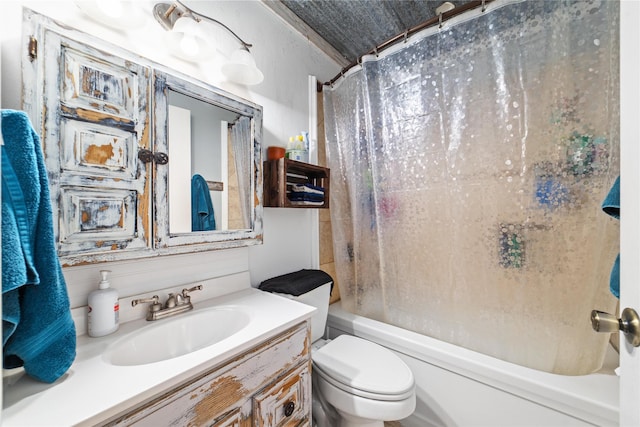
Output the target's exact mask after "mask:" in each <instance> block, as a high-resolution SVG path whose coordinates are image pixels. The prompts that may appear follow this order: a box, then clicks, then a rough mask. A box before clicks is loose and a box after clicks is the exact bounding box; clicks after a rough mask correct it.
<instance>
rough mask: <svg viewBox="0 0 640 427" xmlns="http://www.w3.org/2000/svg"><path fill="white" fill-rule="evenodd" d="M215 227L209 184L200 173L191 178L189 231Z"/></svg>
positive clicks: (213, 228)
mask: <svg viewBox="0 0 640 427" xmlns="http://www.w3.org/2000/svg"><path fill="white" fill-rule="evenodd" d="M215 229H216V217H215V215H214V212H213V204H212V203H211V193H209V186H208V185H207V181H205V179H204V178H203V177H202V175H198V174H195V175H193V177H192V178H191V231H208V230H215Z"/></svg>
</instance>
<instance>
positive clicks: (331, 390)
mask: <svg viewBox="0 0 640 427" xmlns="http://www.w3.org/2000/svg"><path fill="white" fill-rule="evenodd" d="M298 285H299V286H298ZM331 287H332V279H331V276H329V275H328V274H326V273H324V272H322V271H319V270H301V271H298V272H295V273H290V274H286V275H284V276H279V277H276V278H273V279H269V280H267V281H264V282H262V284H261V285H260V287H259V288H260V289H262V290H265V291H269V292H274V293H278V294H281V295H283V296H285V297H287V298H290V299H294V300H297V301H299V302H302V303H304V304H308V305H311V306H313V307H316V308H317V309H318V311H317V312H316V314H315V315H314V316H313V317H312V319H311V340H312V351H311V358H312V362H313V363H312V376H313V418H314V419H313V425H314V426H316V427H383V426H384V421H393V420H399V419H402V418H406V417H408V416H409V415H411V414H412V413H413V411H414V409H415V405H416V396H415V384H414V377H413V373H412V372H411V370H410V369H409V367H408V366H407V365H406V364H405V363H404V362H403V361H402V359H400V358H399V357H398V356H396V355H395V354H394V353H392V352H391V351H390V350H388V349H386V348H384V347H382V346H380V345H378V344H375V343H372V342H370V341H367V340H365V339H362V338H358V337H354V336H350V335H340V336H338V337H336V338H335V339H333V340H324V339H323V338H322V337H323V335H324V332H325V326H326V321H327V312H328V308H329V298H330V295H331Z"/></svg>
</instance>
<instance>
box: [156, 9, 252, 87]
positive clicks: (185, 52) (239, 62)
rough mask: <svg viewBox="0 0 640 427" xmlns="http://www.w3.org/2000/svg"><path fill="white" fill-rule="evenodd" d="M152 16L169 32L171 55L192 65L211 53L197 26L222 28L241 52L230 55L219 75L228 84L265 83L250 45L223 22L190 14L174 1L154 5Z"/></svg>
mask: <svg viewBox="0 0 640 427" xmlns="http://www.w3.org/2000/svg"><path fill="white" fill-rule="evenodd" d="M153 16H154V17H155V18H156V20H157V21H158V22H159V23H160V25H161V26H162V27H163V28H164V29H165V30H167V31H171V32H172V34H171V36H170V37H169V40H170V43H172V47H173V48H174V51H176V52H178V51H179V52H180V54H179V56H181V57H182V58H184V59H187V60H191V61H193V60H202V59H206V57H207V56H209V55H210V54H212V53H213V51H214V49H213V47H212V45H211V43H210V42H209V41H208V37H207V36H206V34H204V33H203V32H202V31H201V26H199V25H198V24H200V23H201V22H202V21H207V22H212V23H214V24H217V25H219V26H221V27H222V28H224V29H225V30H227V31H228V32H229V33H231V34H232V35H233V36H234V37H235V38H236V40H237V41H238V42H240V48H238V49H237V50H235V51H234V52H233V53H232V54H231V59H230V60H229V61H228V62H227V63H225V64H223V65H222V69H221V71H222V74H224V76H225V77H226V78H227V80H229V81H231V82H235V83H239V84H242V85H247V86H249V85H256V84H258V83H260V82H262V80H263V79H264V75H263V74H262V72H261V71H260V70H259V69H258V67H257V66H256V62H255V60H254V58H253V56H252V55H251V52H249V48H250V47H251V46H252V45H251V44H250V43H247V42H245V41H244V40H242V39H241V38H240V37H239V36H238V35H237V34H236V33H234V32H233V31H232V30H231V29H230V28H229V27H227V26H226V25H225V24H223V23H222V22H220V21H218V20H216V19H213V18H210V17H208V16H206V15H201V14H199V13H197V12H195V11H193V10H191V9H190V8H189V7H187V6H186V5H185V4H184V3H182V2H180V1H179V0H174V1H173V2H172V3H156V5H155V6H154V7H153ZM178 49H179V50H178Z"/></svg>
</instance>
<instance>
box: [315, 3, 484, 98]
mask: <svg viewBox="0 0 640 427" xmlns="http://www.w3.org/2000/svg"><path fill="white" fill-rule="evenodd" d="M492 1H494V0H474V1H470V2H468V3H466V4H463V5H462V6H458V7H456V8H454V9H452V10H450V11H449V12H444V13H443V14H441V15H438V16H435V17H433V18H430V19H427V20H426V21H424V22H422V23H420V24H418V25H416V26H414V27H411V28H409V29H408V30H407V31H405V32H404V33H400V34H398V35H396V36H393V37H391V38H390V39H388V40H386V41H384V42H382V43H380V44H379V45H377V46H376V47H374V48H373V49H371V50H370V51H368V52H366V53H364V54H362V55H360V56H359V57H358V58H359V59H356V60H355V61H353V62H352V63H351V64H349V65H347V66H346V67H344V68H343V69H342V70H341V71H340V73H338V74H337V75H336V76H335V77H334V78H332V79H331V80H329V81H328V82H326V83H324V84H325V85H332V84H334V83H335V82H336V81H337V80H338V79H339V78H340V77H342V76H343V75H344V73H346V72H347V71H348V70H350V69H351V68H353V67H355V66H356V65H358V64H360V59H362V57H363V56H365V55H372V54H376V55H377V54H378V53H380V51H382V50H384V49H386V48H388V47H390V46H392V45H394V44H395V43H397V42H398V41H400V40H406V39H407V37H409V36H411V35H413V34H415V33H417V32H418V31H422V30H424V29H425V28H428V27H432V26H434V25H440V24H441V23H442V22H444V21H446V20H447V19H450V18H453V17H454V16H457V15H460V14H461V13H463V12H466V11H468V10H471V9H475V8H477V7H480V6H482V8H483V9H482V11H483V12H484V8H485V6H486V5H487V4H488V3H491V2H492ZM440 17H442V20H440ZM322 86H323V85H322V84H318V85H317V88H318V92H322Z"/></svg>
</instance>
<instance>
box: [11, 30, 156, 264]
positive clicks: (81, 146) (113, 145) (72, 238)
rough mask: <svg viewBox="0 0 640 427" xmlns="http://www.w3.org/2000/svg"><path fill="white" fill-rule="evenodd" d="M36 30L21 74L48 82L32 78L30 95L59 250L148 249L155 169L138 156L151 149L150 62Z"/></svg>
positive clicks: (66, 258) (68, 257)
mask: <svg viewBox="0 0 640 427" xmlns="http://www.w3.org/2000/svg"><path fill="white" fill-rule="evenodd" d="M33 30H34V31H32V36H31V38H30V40H31V47H30V55H31V61H30V63H28V64H27V65H26V66H25V67H24V69H23V75H24V76H25V80H31V81H38V82H39V84H40V85H41V86H35V87H34V86H27V85H25V92H26V93H25V96H24V97H23V98H24V102H25V104H26V107H27V108H25V109H27V110H28V111H30V112H31V116H32V120H33V121H34V122H35V124H34V126H36V131H37V132H38V133H39V134H40V135H41V138H42V145H43V149H44V156H45V162H46V166H47V171H48V177H49V182H50V187H51V199H52V201H53V202H54V204H53V206H54V209H53V223H54V234H55V239H56V242H57V243H58V255H59V256H60V257H61V259H62V261H63V263H64V264H67V265H68V264H73V263H75V262H78V260H77V259H75V258H73V256H74V255H77V254H91V255H92V257H93V259H96V260H109V259H110V258H109V256H110V254H113V253H114V252H119V253H131V252H137V253H138V254H139V255H140V253H149V251H150V250H151V245H152V241H151V204H152V198H151V188H150V185H151V179H150V177H151V169H150V166H149V165H147V164H144V163H142V162H140V161H139V160H138V157H137V156H138V152H139V150H140V149H149V147H150V121H149V117H150V112H149V109H150V104H151V103H150V84H149V82H150V76H151V69H150V68H149V67H146V66H144V65H140V64H137V63H134V62H132V61H128V60H126V59H124V58H121V57H118V56H114V55H111V54H109V53H108V52H104V51H101V50H98V49H95V48H93V47H91V46H89V45H87V44H85V43H82V42H79V41H77V40H75V39H72V38H69V37H66V36H65V35H63V34H61V33H60V32H57V31H54V30H52V29H51V28H49V27H47V26H36V27H35V28H34V29H33ZM34 104H35V105H34ZM34 116H35V120H34ZM38 127H39V128H38ZM56 208H57V209H56Z"/></svg>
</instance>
